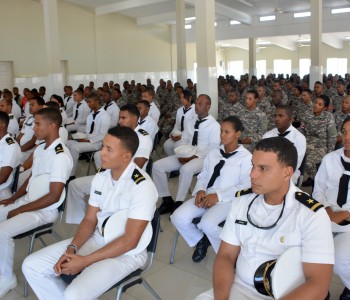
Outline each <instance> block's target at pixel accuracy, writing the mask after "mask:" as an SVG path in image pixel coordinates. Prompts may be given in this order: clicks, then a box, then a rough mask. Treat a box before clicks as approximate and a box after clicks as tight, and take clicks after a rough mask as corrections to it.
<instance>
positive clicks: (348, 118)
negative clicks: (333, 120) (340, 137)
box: [340, 117, 350, 131]
mask: <svg viewBox="0 0 350 300" xmlns="http://www.w3.org/2000/svg"><path fill="white" fill-rule="evenodd" d="M347 122H350V117H346V118H345V120H344V121H343V123H342V124H341V127H340V131H343V127H344V125H345V123H347Z"/></svg>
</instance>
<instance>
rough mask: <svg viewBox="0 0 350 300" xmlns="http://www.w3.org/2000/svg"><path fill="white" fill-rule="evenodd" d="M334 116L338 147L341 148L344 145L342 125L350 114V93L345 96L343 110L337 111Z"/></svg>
mask: <svg viewBox="0 0 350 300" xmlns="http://www.w3.org/2000/svg"><path fill="white" fill-rule="evenodd" d="M333 116H334V119H335V125H336V127H337V144H336V149H339V148H341V147H342V140H341V125H342V124H343V122H344V120H345V119H346V118H347V117H349V116H350V96H349V95H348V96H345V97H344V99H343V102H342V109H341V111H338V112H335V113H334V114H333Z"/></svg>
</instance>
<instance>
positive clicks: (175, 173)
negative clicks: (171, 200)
mask: <svg viewBox="0 0 350 300" xmlns="http://www.w3.org/2000/svg"><path fill="white" fill-rule="evenodd" d="M179 175H180V172H179V171H171V172H170V174H169V178H175V177H179Z"/></svg>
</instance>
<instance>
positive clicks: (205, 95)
mask: <svg viewBox="0 0 350 300" xmlns="http://www.w3.org/2000/svg"><path fill="white" fill-rule="evenodd" d="M199 97H205V99H207V101H208V103H209V104H210V105H211V98H210V96H209V95H207V94H200V95H199V96H198V97H197V99H198V98H199Z"/></svg>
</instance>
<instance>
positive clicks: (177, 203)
mask: <svg viewBox="0 0 350 300" xmlns="http://www.w3.org/2000/svg"><path fill="white" fill-rule="evenodd" d="M182 204H183V202H182V201H176V202H175V203H174V204H173V211H172V212H171V214H173V213H174V211H175V210H176V209H177V208H178V207H180V206H181V205H182Z"/></svg>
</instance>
